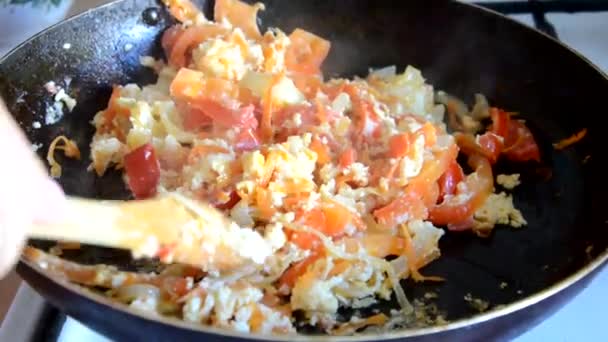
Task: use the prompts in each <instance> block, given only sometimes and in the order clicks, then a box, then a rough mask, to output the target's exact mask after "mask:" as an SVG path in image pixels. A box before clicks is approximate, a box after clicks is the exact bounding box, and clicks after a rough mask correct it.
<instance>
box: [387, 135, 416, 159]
mask: <svg viewBox="0 0 608 342" xmlns="http://www.w3.org/2000/svg"><path fill="white" fill-rule="evenodd" d="M410 139H411V136H410V134H408V133H400V134H395V135H393V136H392V137H390V139H389V140H388V156H389V157H390V158H400V157H405V156H407V155H408V153H409V151H410Z"/></svg>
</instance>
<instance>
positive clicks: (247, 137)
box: [234, 128, 260, 152]
mask: <svg viewBox="0 0 608 342" xmlns="http://www.w3.org/2000/svg"><path fill="white" fill-rule="evenodd" d="M259 146H260V138H259V137H258V135H257V133H256V132H255V131H254V130H253V129H251V128H247V129H242V130H241V132H240V133H239V135H238V136H237V138H236V142H235V145H234V149H235V150H236V151H239V152H240V151H253V150H255V149H256V148H258V147H259Z"/></svg>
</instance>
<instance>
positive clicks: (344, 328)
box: [330, 313, 388, 335]
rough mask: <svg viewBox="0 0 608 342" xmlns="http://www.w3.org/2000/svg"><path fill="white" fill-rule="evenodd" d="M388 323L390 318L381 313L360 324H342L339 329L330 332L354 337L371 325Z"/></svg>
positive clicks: (359, 322)
mask: <svg viewBox="0 0 608 342" xmlns="http://www.w3.org/2000/svg"><path fill="white" fill-rule="evenodd" d="M387 321H388V317H386V315H385V314H383V313H379V314H376V315H373V316H370V317H367V318H365V319H363V320H361V321H358V322H347V323H342V324H341V325H340V326H339V327H338V328H336V329H334V330H332V331H331V332H330V334H331V335H352V334H354V333H355V332H357V330H359V329H361V328H363V327H366V326H369V325H384V324H385V323H386V322H387Z"/></svg>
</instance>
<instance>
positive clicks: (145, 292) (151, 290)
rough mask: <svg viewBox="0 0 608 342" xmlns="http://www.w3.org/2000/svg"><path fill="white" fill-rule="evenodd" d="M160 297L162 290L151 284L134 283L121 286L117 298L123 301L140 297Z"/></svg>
mask: <svg viewBox="0 0 608 342" xmlns="http://www.w3.org/2000/svg"><path fill="white" fill-rule="evenodd" d="M148 297H152V298H159V297H160V290H159V289H158V287H156V286H153V285H150V284H133V285H127V286H123V287H121V288H119V289H118V290H117V291H116V298H117V299H118V300H120V301H123V302H130V301H132V300H135V299H138V298H148Z"/></svg>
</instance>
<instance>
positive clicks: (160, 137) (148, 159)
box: [26, 0, 540, 334]
mask: <svg viewBox="0 0 608 342" xmlns="http://www.w3.org/2000/svg"><path fill="white" fill-rule="evenodd" d="M166 3H167V5H168V7H169V9H170V11H171V13H172V14H173V15H174V17H175V18H176V19H177V20H178V21H179V22H180V24H177V25H175V26H173V27H171V28H169V29H168V30H167V31H166V32H165V33H164V35H163V38H162V46H163V48H164V51H165V53H166V59H167V62H165V61H161V60H154V59H153V58H151V57H142V58H141V62H142V64H144V65H145V66H147V67H150V68H153V69H154V70H155V71H156V72H157V73H158V81H157V83H156V84H153V85H147V86H144V87H140V86H138V85H136V84H127V85H116V86H115V87H114V90H113V93H112V97H111V99H110V100H109V104H108V107H107V108H106V109H105V110H103V111H101V112H99V113H97V115H96V116H95V118H94V120H93V124H94V125H95V127H96V133H95V136H94V137H93V141H92V143H91V155H92V164H91V169H92V172H96V173H97V174H98V175H99V176H103V174H104V173H105V172H106V171H107V170H108V169H109V168H119V169H122V170H124V175H125V181H126V184H127V185H128V187H129V189H130V190H131V191H132V192H133V194H134V196H135V197H136V198H138V199H141V198H148V197H153V196H160V195H163V194H167V193H178V194H180V195H181V196H183V197H186V198H190V199H194V200H196V199H200V200H204V201H210V202H211V203H212V204H213V205H215V206H216V207H217V208H219V209H221V210H222V211H224V212H225V213H226V215H228V216H229V217H230V218H232V220H234V222H235V223H236V224H238V226H239V228H240V229H241V230H242V231H243V232H247V234H255V236H256V237H259V238H257V239H251V240H247V243H245V244H243V243H242V241H243V240H242V239H237V240H238V241H237V240H235V241H223V244H224V246H225V247H227V248H232V249H234V251H235V253H245V252H244V250H247V252H246V253H249V254H248V255H250V256H251V262H250V263H248V264H247V265H245V266H243V267H239V268H237V269H219V270H202V269H200V268H196V267H193V266H187V265H178V264H173V265H170V266H168V267H166V268H165V270H164V271H162V272H161V273H159V274H155V273H152V274H144V273H130V272H123V271H118V270H117V269H115V268H113V267H110V266H103V265H99V266H84V265H78V264H75V263H71V262H68V261H65V260H63V259H60V258H58V257H56V256H52V255H49V254H46V253H42V252H40V251H38V250H35V249H28V250H27V251H26V255H27V256H28V257H29V258H30V259H33V260H37V261H38V262H39V263H44V265H45V266H46V268H48V269H49V270H51V271H55V272H57V273H59V274H63V275H64V276H66V277H67V278H68V279H70V280H71V281H74V282H77V283H79V284H83V285H87V286H96V287H97V288H105V289H107V290H108V291H107V295H108V296H110V297H112V298H114V299H116V300H118V301H122V302H124V303H126V304H127V305H130V306H131V307H133V308H136V309H138V310H143V311H145V312H148V313H150V314H153V315H165V316H173V317H177V318H180V319H183V320H185V321H188V322H193V323H200V324H208V325H213V326H219V327H226V328H229V329H234V330H238V331H246V332H249V331H250V332H255V333H293V332H295V331H296V325H295V320H294V316H295V315H296V312H298V313H297V315H298V317H300V318H299V321H304V322H306V323H308V324H310V325H313V326H317V327H320V328H322V329H323V330H325V331H326V332H328V333H330V334H350V333H353V332H355V331H357V330H358V329H361V328H364V327H366V326H382V325H386V324H389V323H390V322H393V321H394V319H395V317H397V316H407V315H408V314H409V313H411V312H412V311H413V310H414V308H413V307H412V305H411V304H410V302H409V301H408V299H407V298H406V296H405V294H404V292H403V289H402V288H401V286H400V285H399V281H400V280H402V279H406V278H408V277H409V278H413V279H414V280H416V281H442V279H441V278H439V277H434V276H432V275H423V274H421V268H422V267H423V266H425V265H427V264H428V263H430V262H431V261H433V260H434V259H436V258H438V257H439V256H440V249H439V246H438V242H439V240H440V238H441V237H442V235H444V234H445V232H446V230H447V231H472V232H474V233H476V234H477V235H479V236H482V237H483V236H487V235H488V234H490V233H491V231H492V229H493V228H494V226H495V225H496V224H504V225H511V226H513V227H520V226H523V225H525V224H526V221H525V219H524V218H523V217H522V215H521V213H520V212H519V211H518V210H517V209H515V208H514V206H513V200H512V197H511V196H510V195H508V194H506V193H504V192H500V193H495V188H494V175H493V171H492V165H493V164H494V163H496V161H497V160H498V159H499V158H504V159H508V160H511V161H513V162H527V161H532V160H535V161H538V160H539V159H540V156H539V149H538V147H537V145H536V143H535V141H534V138H533V136H532V134H531V133H530V130H529V129H528V128H527V127H526V126H525V125H524V123H523V122H522V121H519V120H517V119H516V117H514V114H512V113H507V112H506V111H504V110H502V109H499V108H494V107H490V106H489V105H488V103H487V101H486V99H485V98H484V97H483V96H481V95H476V103H475V105H474V107H473V108H472V110H469V109H468V107H467V106H466V105H465V104H464V103H463V102H461V101H459V100H457V99H455V98H453V97H450V96H448V95H447V94H445V93H442V92H437V93H436V92H435V91H434V89H433V87H432V86H431V85H429V84H426V83H425V80H424V78H423V77H422V75H421V73H420V71H419V70H417V69H415V68H414V67H412V66H408V67H407V68H406V69H405V70H404V71H403V72H400V71H399V70H397V69H396V68H395V67H386V68H382V69H378V70H372V71H371V72H370V73H369V75H368V76H367V77H366V78H355V79H350V80H348V79H331V80H326V79H324V78H323V75H322V74H321V69H320V68H321V65H322V63H323V61H324V59H325V58H326V57H327V56H328V53H329V51H330V46H331V44H330V42H329V41H327V40H325V39H323V38H321V37H319V36H317V35H315V34H313V33H311V32H308V31H306V30H303V29H296V30H294V31H293V32H291V33H290V34H286V33H283V32H282V31H280V30H278V29H271V30H268V31H267V32H265V33H262V32H260V31H259V29H258V26H257V24H256V16H257V12H258V10H261V9H263V6H262V5H261V4H258V5H248V4H245V3H241V2H239V1H236V0H218V1H216V4H215V18H214V21H209V20H207V19H206V18H205V17H204V15H203V14H202V13H201V12H200V11H199V10H198V9H196V8H195V7H194V6H193V5H192V4H191V3H190V2H189V1H184V0H182V1H179V0H175V1H166ZM444 112H446V113H445V114H444ZM444 117H445V118H444ZM446 123H447V124H446ZM448 129H449V132H451V133H448ZM66 146H67V145H66ZM51 153H52V151H51ZM459 155H460V156H461V158H460V159H462V160H464V161H465V163H464V164H463V165H460V164H459V163H458V162H457V157H458V156H459ZM463 169H465V170H467V172H464V171H463ZM497 182H498V183H500V184H501V185H502V186H503V188H505V189H512V188H513V187H515V186H516V185H518V184H519V175H517V174H515V175H499V176H498V177H497ZM176 229H180V227H176ZM160 247H161V248H160V249H159V253H158V257H159V258H160V259H161V260H163V259H164V260H170V259H171V253H172V250H171V246H160ZM265 251H269V253H268V254H269V256H267V257H262V258H256V256H255V253H264V252H265ZM389 257H390V258H389ZM217 258H218V259H221V258H222V256H221V255H219V256H217ZM389 260H390V261H389ZM219 261H221V260H219ZM219 261H218V262H219ZM448 281H449V279H448ZM392 295H394V296H395V297H396V299H397V301H398V303H399V305H400V307H401V310H399V311H395V312H393V316H394V317H389V316H388V315H385V314H384V313H379V314H375V315H372V316H368V317H356V316H353V317H352V318H351V319H350V320H349V321H347V322H344V321H341V320H340V319H339V315H338V314H337V312H338V309H339V308H351V309H359V308H366V307H369V306H371V305H373V304H374V303H376V302H377V301H379V300H388V299H390V298H391V296H392ZM349 318H350V317H349Z"/></svg>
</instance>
